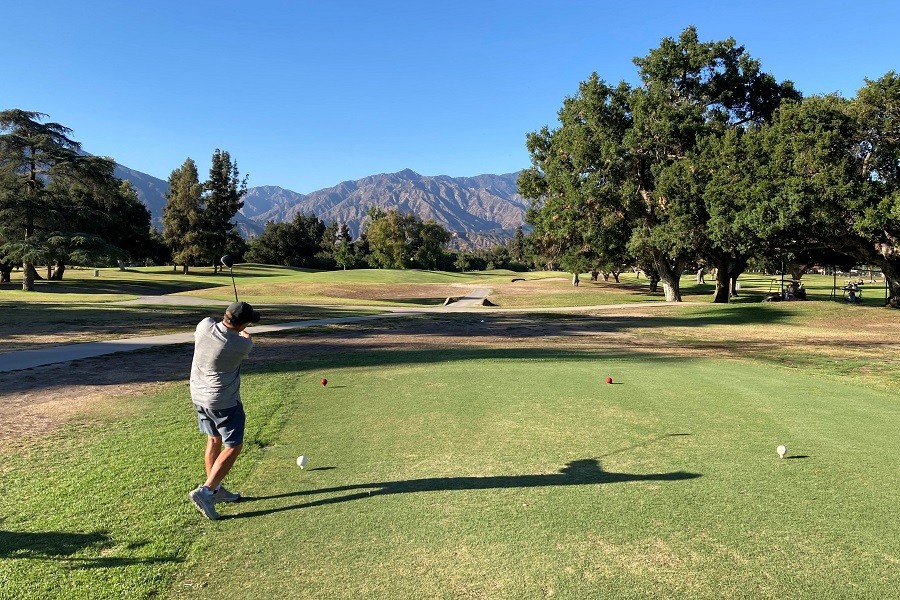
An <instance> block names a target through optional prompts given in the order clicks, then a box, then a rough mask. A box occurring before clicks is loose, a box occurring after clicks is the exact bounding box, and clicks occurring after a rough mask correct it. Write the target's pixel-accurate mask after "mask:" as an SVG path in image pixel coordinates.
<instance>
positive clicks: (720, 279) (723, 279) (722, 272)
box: [713, 267, 731, 304]
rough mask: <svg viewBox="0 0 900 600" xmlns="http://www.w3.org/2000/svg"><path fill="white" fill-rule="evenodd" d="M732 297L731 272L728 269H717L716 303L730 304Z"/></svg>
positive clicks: (714, 299)
mask: <svg viewBox="0 0 900 600" xmlns="http://www.w3.org/2000/svg"><path fill="white" fill-rule="evenodd" d="M730 297H731V274H730V273H729V272H728V269H723V268H722V267H719V268H718V269H716V290H715V291H714V292H713V303H714V304H728V300H729V299H730Z"/></svg>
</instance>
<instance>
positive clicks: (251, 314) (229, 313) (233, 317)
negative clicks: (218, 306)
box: [225, 302, 260, 325]
mask: <svg viewBox="0 0 900 600" xmlns="http://www.w3.org/2000/svg"><path fill="white" fill-rule="evenodd" d="M225 318H226V319H228V322H229V323H231V324H232V325H243V324H244V323H256V322H257V321H259V318H260V314H259V313H258V312H257V311H255V310H253V307H252V306H250V305H249V304H247V303H246V302H232V303H231V304H229V305H228V308H226V309H225Z"/></svg>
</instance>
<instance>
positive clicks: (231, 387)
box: [188, 302, 260, 519]
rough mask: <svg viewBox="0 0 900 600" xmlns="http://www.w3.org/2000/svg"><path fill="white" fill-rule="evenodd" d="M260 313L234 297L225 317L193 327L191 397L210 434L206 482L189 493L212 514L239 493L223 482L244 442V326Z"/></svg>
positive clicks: (246, 344)
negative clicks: (230, 489)
mask: <svg viewBox="0 0 900 600" xmlns="http://www.w3.org/2000/svg"><path fill="white" fill-rule="evenodd" d="M259 318H260V314H259V313H258V312H257V311H255V310H253V307H252V306H250V305H249V304H247V303H246V302H232V303H231V304H230V305H229V306H228V308H227V309H226V310H225V317H224V319H222V321H216V320H214V319H211V318H209V317H207V318H205V319H203V320H202V321H200V323H199V324H198V325H197V329H196V331H195V332H194V360H193V362H192V363H191V400H192V401H193V403H194V409H195V410H196V412H197V419H198V420H199V423H200V431H201V432H202V433H205V434H206V436H207V441H206V453H205V454H204V462H205V464H206V482H205V483H204V484H203V485H201V486H199V487H198V488H197V489H195V490H193V491H191V492H190V493H189V494H188V498H189V499H190V500H191V502H192V503H193V504H194V506H195V507H196V508H197V510H199V511H200V512H202V513H203V514H204V515H206V517H207V518H209V519H218V518H219V513H218V512H216V506H215V505H216V504H217V503H219V502H235V501H237V500H238V499H240V497H241V496H240V494H236V493H234V492H230V491H228V490H227V489H225V487H224V486H222V480H223V479H224V478H225V476H226V475H228V472H229V471H230V470H231V467H232V466H233V465H234V462H235V460H237V457H238V454H240V452H241V448H242V447H243V442H244V421H245V416H244V407H243V405H242V404H241V363H242V362H243V361H244V359H245V358H247V356H248V355H249V354H250V350H251V348H252V347H253V341H252V340H251V339H250V333H249V332H247V331H246V328H247V326H248V325H249V324H250V323H256V322H258V321H259Z"/></svg>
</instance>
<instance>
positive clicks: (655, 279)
mask: <svg viewBox="0 0 900 600" xmlns="http://www.w3.org/2000/svg"><path fill="white" fill-rule="evenodd" d="M647 278H648V279H650V293H651V294H653V293H656V291H657V290H658V289H659V275H658V274H657V273H656V271H651V272H649V273H647Z"/></svg>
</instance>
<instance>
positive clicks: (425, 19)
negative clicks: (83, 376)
mask: <svg viewBox="0 0 900 600" xmlns="http://www.w3.org/2000/svg"><path fill="white" fill-rule="evenodd" d="M3 18H4V22H5V26H4V28H3V35H2V36H0V56H2V57H3V67H2V69H0V109H6V108H22V109H25V110H34V111H39V112H43V113H47V114H48V115H49V120H51V121H54V122H57V123H61V124H63V125H65V126H67V127H69V128H71V129H72V130H73V134H72V136H73V137H74V139H76V140H78V141H79V142H81V143H82V144H83V146H84V149H85V150H86V151H88V152H91V153H93V154H99V155H104V156H111V157H112V158H114V159H115V160H116V161H118V162H119V163H121V164H123V165H125V166H128V167H131V168H133V169H137V170H139V171H143V172H145V173H149V174H151V175H154V176H156V177H159V178H161V179H166V178H167V177H168V175H169V173H171V172H172V170H173V169H175V168H178V167H179V166H181V164H182V163H183V162H184V160H185V158H187V157H190V158H193V159H194V160H195V161H196V162H197V164H198V167H199V168H200V171H201V178H204V179H205V177H206V174H207V171H208V169H209V161H210V157H211V156H212V153H213V151H214V150H215V149H216V148H221V149H223V150H227V151H229V152H230V153H231V156H232V157H233V158H234V159H235V160H236V161H237V163H238V167H239V169H240V171H241V172H242V173H246V174H249V176H250V180H249V184H250V185H251V186H258V185H278V186H281V187H285V188H288V189H291V190H294V191H297V192H302V193H308V192H311V191H314V190H317V189H321V188H324V187H330V186H332V185H336V184H338V183H340V182H341V181H346V180H353V179H359V178H361V177H365V176H367V175H372V174H376V173H391V172H396V171H400V170H402V169H405V168H410V169H413V170H415V171H417V172H419V173H421V174H423V175H452V176H471V175H478V174H482V173H497V174H500V173H509V172H513V171H517V170H519V169H521V168H524V167H527V166H528V165H529V158H528V153H527V151H526V149H525V135H526V134H527V133H528V132H531V131H535V130H537V129H539V128H540V127H542V126H543V125H550V126H553V125H554V123H555V122H556V112H557V110H558V109H559V107H560V106H561V104H562V100H563V98H564V97H565V96H568V95H571V94H573V93H575V91H576V90H577V87H578V83H579V82H580V81H582V80H584V79H587V77H588V76H590V74H591V73H592V72H594V71H596V72H597V73H598V74H599V75H600V77H601V78H602V79H604V80H606V81H608V82H618V81H620V80H623V79H624V80H626V81H629V82H632V83H634V82H636V81H637V72H636V69H635V67H634V65H633V63H632V58H633V57H635V56H644V55H645V54H647V52H648V51H649V50H651V49H652V48H655V47H656V46H658V45H659V42H660V40H661V39H662V38H664V37H677V36H678V35H679V34H680V32H681V31H682V30H683V29H684V28H685V27H687V26H688V25H695V26H696V27H697V29H698V33H699V35H700V38H701V40H706V41H708V40H719V39H725V38H728V37H734V38H735V39H736V40H737V42H738V43H739V44H742V45H744V46H745V47H746V48H747V50H748V52H749V53H750V54H751V55H752V56H753V57H755V58H756V59H758V60H760V61H761V63H762V67H763V69H764V70H765V71H768V72H770V73H772V74H773V75H774V76H775V77H776V78H777V79H778V80H784V79H790V80H792V81H794V83H795V84H796V86H797V88H798V89H799V90H800V91H801V92H803V93H804V94H805V95H811V94H822V93H831V92H839V93H841V94H842V95H844V96H845V97H852V96H853V95H855V93H856V91H857V90H858V89H859V88H860V87H862V85H863V84H864V81H863V80H864V78H866V77H868V78H878V77H880V76H881V75H883V74H884V73H886V72H887V71H889V70H900V35H898V27H900V2H895V1H893V0H891V1H888V0H884V1H866V0H859V1H857V2H847V1H845V0H844V1H840V2H838V1H831V0H816V1H812V0H778V1H770V0H758V1H756V2H747V1H746V0H744V1H740V2H737V1H730V0H725V1H719V2H713V1H709V2H699V1H690V0H678V1H676V0H671V1H664V0H644V2H635V3H632V2H624V1H617V2H612V1H601V0H595V1H587V0H543V1H537V0H519V1H512V0H480V1H469V0H454V1H449V2H447V1H441V2H437V1H430V0H416V1H406V0H402V1H401V0H397V1H394V0H380V1H377V2H376V1H374V0H372V1H363V0H356V1H350V0H346V1H342V0H319V1H312V0H294V1H290V0H283V1H274V0H272V1H270V0H255V1H253V2H251V1H246V0H244V1H234V0H216V1H207V0H181V1H180V2H172V1H170V0H154V1H152V2H138V1H132V0H106V1H101V0H82V1H81V2H73V1H71V0H64V1H61V0H45V1H42V2H38V3H33V2H10V3H7V5H6V6H5V7H4V9H3Z"/></svg>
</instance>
